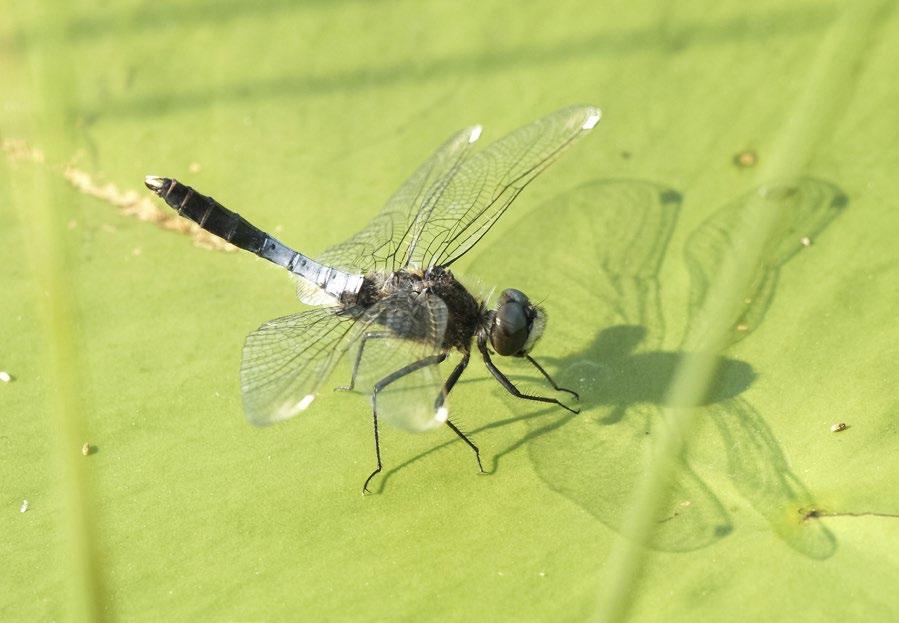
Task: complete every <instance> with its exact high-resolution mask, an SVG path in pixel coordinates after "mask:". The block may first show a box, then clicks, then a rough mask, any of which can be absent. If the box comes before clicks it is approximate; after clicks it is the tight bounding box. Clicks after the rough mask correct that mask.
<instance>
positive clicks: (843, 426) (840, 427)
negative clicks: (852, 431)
mask: <svg viewBox="0 0 899 623" xmlns="http://www.w3.org/2000/svg"><path fill="white" fill-rule="evenodd" d="M847 428H849V426H847V425H846V422H837V423H836V424H833V425H831V427H830V432H832V433H838V432H840V431H842V430H846V429H847Z"/></svg>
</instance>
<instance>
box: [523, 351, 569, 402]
mask: <svg viewBox="0 0 899 623" xmlns="http://www.w3.org/2000/svg"><path fill="white" fill-rule="evenodd" d="M525 359H527V360H528V361H530V362H531V363H532V364H534V367H535V368H537V369H538V370H540V374H542V375H543V376H545V377H546V380H547V381H549V384H550V385H552V386H553V389H554V390H556V391H558V392H568V393H569V394H571V395H572V396H574V397H575V398H576V399H577V400H580V399H581V397H580V396H579V395H578V393H577V392H576V391H574V390H573V389H565V388H564V387H559V386H558V385H557V384H556V382H555V381H554V380H552V377H551V376H550V375H549V373H548V372H547V371H546V370H544V369H543V366H541V365H540V364H539V363H537V362H536V361H535V360H534V358H533V357H531V356H530V355H525Z"/></svg>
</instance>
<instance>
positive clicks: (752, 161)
mask: <svg viewBox="0 0 899 623" xmlns="http://www.w3.org/2000/svg"><path fill="white" fill-rule="evenodd" d="M758 161H759V157H758V154H756V153H755V152H754V151H752V150H751V149H747V150H746V151H741V152H740V153H738V154H737V155H736V156H734V164H735V165H737V166H738V167H740V168H741V169H748V168H749V167H754V166H755V165H756V163H757V162H758Z"/></svg>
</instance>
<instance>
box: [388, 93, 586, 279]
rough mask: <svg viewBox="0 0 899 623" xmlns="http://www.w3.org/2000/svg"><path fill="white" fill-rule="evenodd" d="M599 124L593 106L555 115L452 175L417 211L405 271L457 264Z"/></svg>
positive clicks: (522, 130) (510, 137)
mask: <svg viewBox="0 0 899 623" xmlns="http://www.w3.org/2000/svg"><path fill="white" fill-rule="evenodd" d="M599 118H600V111H599V109H597V108H593V107H591V106H576V107H571V108H565V109H562V110H559V111H556V112H554V113H552V114H551V115H549V116H547V117H544V118H542V119H539V120H538V121H535V122H534V123H531V124H529V125H526V126H524V127H522V128H519V129H517V130H515V131H514V132H512V133H511V134H509V135H508V136H506V137H504V138H502V139H500V140H498V141H496V142H495V143H492V144H491V145H490V146H489V147H487V148H486V149H485V150H483V151H481V152H480V153H478V154H476V155H474V156H472V157H471V158H469V159H467V160H465V161H464V162H463V163H462V164H461V165H460V166H458V167H457V168H455V169H453V170H450V171H449V172H448V173H447V175H446V177H445V178H444V179H442V180H440V181H439V182H438V183H436V184H435V185H434V186H433V187H432V188H431V189H430V190H429V192H428V194H427V196H426V198H425V200H424V203H423V205H422V207H421V209H420V210H419V211H418V214H417V216H416V218H415V222H414V223H413V224H412V232H411V235H410V237H409V239H408V243H409V245H408V248H407V249H405V252H406V254H405V261H404V262H403V265H410V264H412V265H416V266H434V265H442V266H449V265H450V264H452V263H453V262H455V261H456V260H457V259H459V258H460V257H461V256H462V255H464V254H465V253H466V252H467V251H468V250H469V249H471V247H473V246H474V245H475V244H476V243H477V242H478V240H480V239H481V237H483V236H484V234H486V233H487V231H489V230H490V228H491V227H492V226H493V224H494V223H495V222H496V221H497V219H499V217H501V216H502V215H503V213H504V212H505V211H506V208H508V207H509V205H510V204H511V203H512V202H513V201H514V200H515V198H516V197H517V196H518V194H519V193H520V192H521V191H522V190H523V189H524V188H525V186H527V185H528V184H529V183H530V182H531V181H532V180H533V179H534V178H535V177H537V176H538V175H540V173H542V172H543V171H544V170H545V169H546V167H548V166H549V165H550V164H552V162H553V161H555V160H556V158H558V157H559V155H560V154H561V153H562V152H563V151H564V150H565V149H566V148H567V147H569V146H570V145H571V144H572V143H574V141H576V140H577V139H578V138H579V137H580V136H582V135H583V134H585V133H586V132H588V131H589V130H591V129H592V128H593V126H595V125H596V123H597V122H598V121H599ZM394 253H395V250H394Z"/></svg>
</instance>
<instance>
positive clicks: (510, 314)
mask: <svg viewBox="0 0 899 623" xmlns="http://www.w3.org/2000/svg"><path fill="white" fill-rule="evenodd" d="M527 339H528V317H527V314H525V310H524V307H523V306H522V305H521V304H520V303H518V302H517V301H510V302H507V303H504V304H502V305H500V306H499V308H498V309H497V310H496V314H495V315H494V317H493V325H492V326H491V327H490V344H491V345H492V346H493V350H495V351H496V352H497V353H498V354H500V355H516V354H518V353H520V352H521V349H522V348H524V344H525V342H527Z"/></svg>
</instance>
